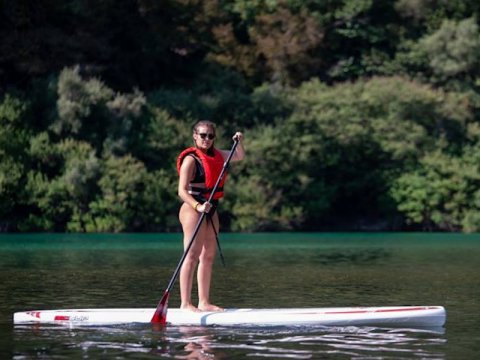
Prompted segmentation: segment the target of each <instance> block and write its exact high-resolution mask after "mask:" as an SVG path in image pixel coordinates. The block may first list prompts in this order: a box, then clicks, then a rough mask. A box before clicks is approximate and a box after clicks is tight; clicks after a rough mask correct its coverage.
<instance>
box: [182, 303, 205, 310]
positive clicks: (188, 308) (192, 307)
mask: <svg viewBox="0 0 480 360" xmlns="http://www.w3.org/2000/svg"><path fill="white" fill-rule="evenodd" d="M180 309H182V310H187V311H192V312H200V311H202V310H200V309H198V308H196V307H195V306H193V305H192V304H187V305H182V306H180Z"/></svg>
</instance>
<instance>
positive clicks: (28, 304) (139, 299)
mask: <svg viewBox="0 0 480 360" xmlns="http://www.w3.org/2000/svg"><path fill="white" fill-rule="evenodd" d="M221 243H222V249H223V253H224V256H225V259H226V267H225V268H223V267H222V266H221V263H220V261H217V264H216V267H215V273H214V279H213V286H212V301H214V302H215V303H217V304H218V305H221V306H224V307H236V308H240V307H256V308H259V307H332V306H388V305H443V306H445V307H446V310H447V324H446V326H445V328H434V329H403V328H376V327H353V326H348V327H332V328H328V327H319V326H316V327H305V326H299V327H270V328H269V327H264V328H262V327H233V328H232V327H173V326H169V327H167V328H166V329H164V330H161V331H159V330H157V329H153V328H152V327H151V326H150V325H130V326H128V325H124V326H110V327H84V328H81V327H80V328H68V327H61V326H60V327H59V326H40V327H39V326H15V327H14V326H13V324H12V314H13V313H14V312H16V311H26V310H32V309H58V308H100V307H112V308H113V307H121V308H128V307H155V306H156V304H157V302H158V300H159V299H160V297H161V296H162V294H163V291H164V289H165V288H166V286H167V284H168V281H169V280H170V277H171V276H172V274H173V271H174V269H175V266H176V265H177V262H178V260H179V259H180V256H181V251H182V249H181V235H180V234H121V235H110V234H101V235H71V234H69V235H64V234H27V235H9V234H4V235H0V299H1V302H0V358H1V359H10V358H12V359H37V358H38V359H75V358H84V359H86V358H89V359H97V358H102V359H153V358H155V359H159V358H165V359H166V358H182V359H243V358H248V359H265V358H274V359H282V358H288V359H327V358H328V359H446V358H449V359H474V358H478V357H479V356H480V306H479V299H480V235H461V234H411V233H409V234H403V233H398V234H385V233H381V234H380V233H375V234H364V233H361V234H360V233H352V234H323V233H322V234H319V233H279V234H275V233H268V234H222V235H221ZM178 305H179V296H178V282H177V283H176V285H175V287H174V289H173V290H172V295H171V296H170V303H169V307H171V308H173V307H178Z"/></svg>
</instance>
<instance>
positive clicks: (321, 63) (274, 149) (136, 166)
mask: <svg viewBox="0 0 480 360" xmlns="http://www.w3.org/2000/svg"><path fill="white" fill-rule="evenodd" d="M479 19H480V2H478V0H475V1H474V0H449V1H447V0H335V1H333V0H203V1H202V0H168V1H155V0H115V1H113V0H102V1H88V0H40V1H36V2H35V1H34V2H32V1H27V0H2V1H0V230H3V231H74V232H106V231H113V232H122V231H177V230H178V229H179V224H178V220H177V211H178V207H179V200H178V198H177V196H176V185H177V175H176V170H175V159H176V156H177V154H178V153H179V152H180V151H181V150H182V149H183V148H184V147H186V146H189V145H190V144H191V125H192V124H193V123H194V122H195V121H196V120H198V119H201V118H209V119H211V120H213V121H215V122H216V123H217V124H218V126H219V139H218V140H217V146H218V147H221V148H229V146H230V145H231V142H230V140H229V139H230V137H231V135H232V134H233V132H234V131H235V130H242V131H243V132H244V133H245V135H246V142H245V146H246V148H247V158H246V159H245V161H243V162H242V163H238V164H235V166H233V167H232V174H231V177H230V180H229V184H228V188H227V196H226V198H225V200H224V201H223V203H222V211H221V214H222V216H223V221H222V224H223V226H224V229H230V230H235V231H260V230H445V231H467V232H472V231H480V93H479V89H480V27H479Z"/></svg>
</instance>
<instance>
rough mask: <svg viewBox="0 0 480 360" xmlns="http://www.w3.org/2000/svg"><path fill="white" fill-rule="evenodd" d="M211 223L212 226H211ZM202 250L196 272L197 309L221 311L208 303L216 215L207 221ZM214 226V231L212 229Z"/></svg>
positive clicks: (216, 226) (214, 246)
mask: <svg viewBox="0 0 480 360" xmlns="http://www.w3.org/2000/svg"><path fill="white" fill-rule="evenodd" d="M212 223H213V224H212ZM206 225H207V226H208V228H207V229H206V230H207V231H206V233H205V237H204V241H203V248H202V252H201V254H200V263H199V265H198V270H197V282H198V308H199V309H200V310H203V311H221V310H223V309H222V308H221V307H218V306H216V305H213V304H211V303H210V284H211V281H212V268H213V263H214V261H215V254H216V252H217V239H216V238H215V230H216V231H217V232H218V231H219V221H218V214H217V213H216V212H215V214H213V216H212V218H211V220H208V221H207V223H206ZM212 225H213V226H215V229H213V227H212Z"/></svg>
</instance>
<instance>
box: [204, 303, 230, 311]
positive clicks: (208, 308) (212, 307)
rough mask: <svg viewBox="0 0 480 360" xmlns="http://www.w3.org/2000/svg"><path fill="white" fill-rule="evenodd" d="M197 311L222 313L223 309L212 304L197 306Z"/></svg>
mask: <svg viewBox="0 0 480 360" xmlns="http://www.w3.org/2000/svg"><path fill="white" fill-rule="evenodd" d="M198 309H199V310H200V311H224V310H225V309H224V308H221V307H220V306H217V305H213V304H208V303H206V304H198Z"/></svg>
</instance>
